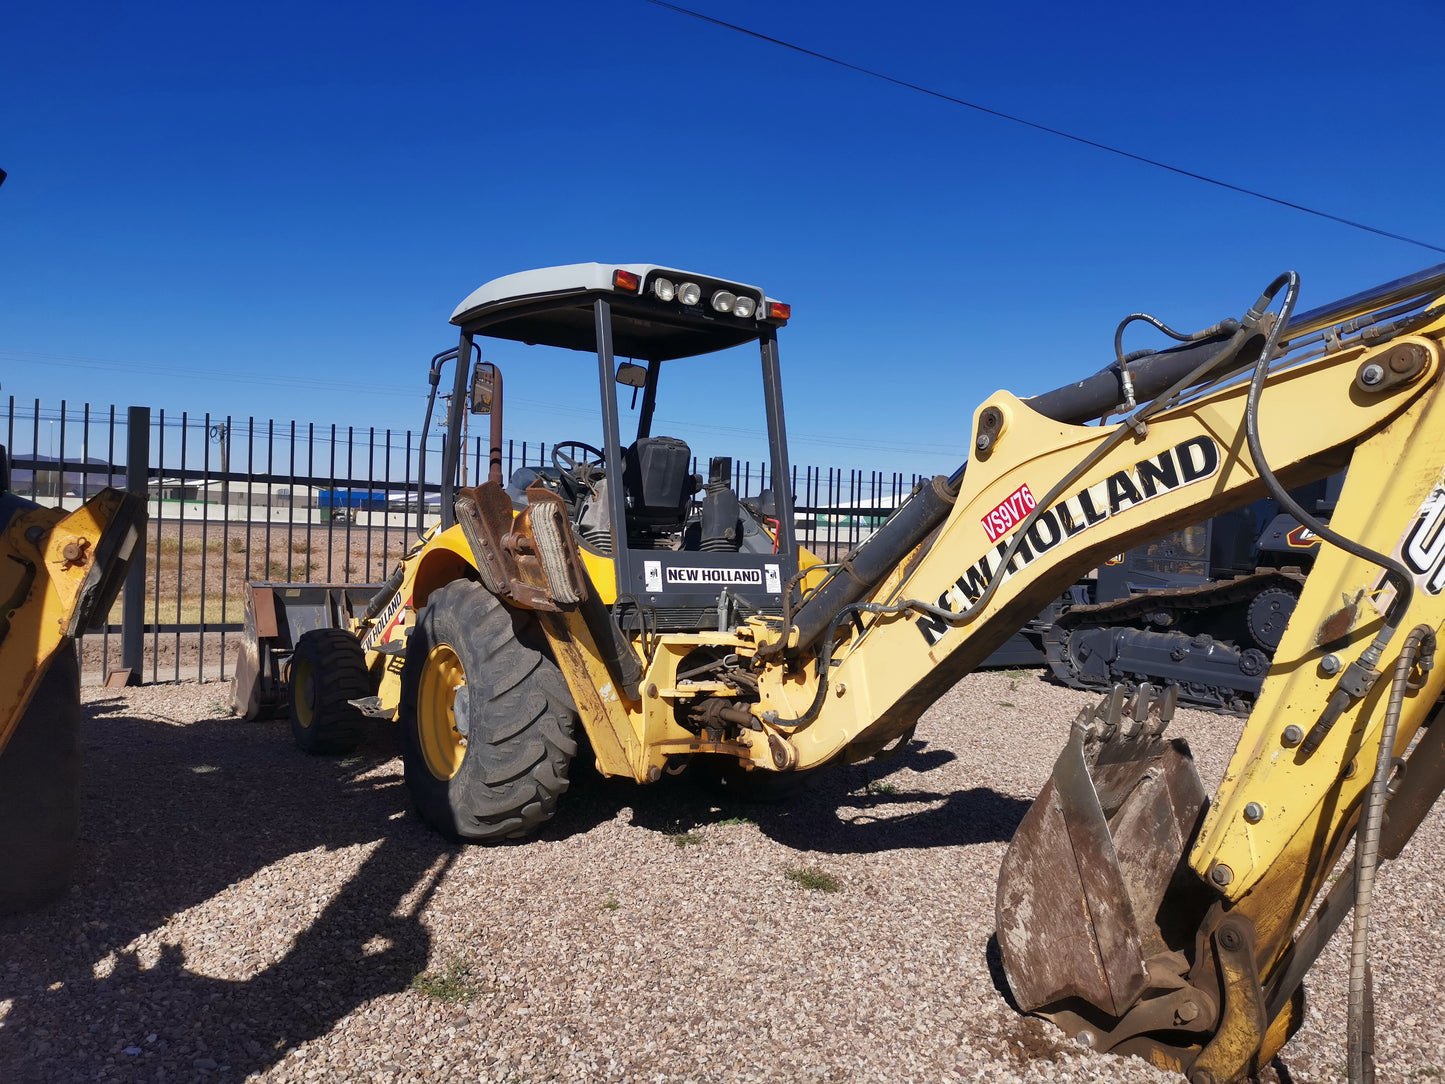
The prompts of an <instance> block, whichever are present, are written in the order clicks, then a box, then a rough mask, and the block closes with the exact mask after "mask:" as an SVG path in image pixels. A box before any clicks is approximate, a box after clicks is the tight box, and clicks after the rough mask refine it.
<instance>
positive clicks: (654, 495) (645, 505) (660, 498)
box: [622, 437, 696, 530]
mask: <svg viewBox="0 0 1445 1084" xmlns="http://www.w3.org/2000/svg"><path fill="white" fill-rule="evenodd" d="M622 458H623V463H622V486H623V492H624V493H626V495H627V506H628V507H627V514H628V517H629V518H630V519H631V520H632V521H633V522H635V523H636V524H637V525H638V526H640V527H647V528H651V529H654V530H657V529H666V530H681V529H682V526H683V524H684V522H686V520H687V513H688V510H689V508H690V507H691V505H692V495H693V493H694V491H695V490H696V484H695V479H694V478H693V476H692V474H691V473H690V471H689V467H690V466H691V464H692V449H690V448H689V447H688V446H687V442H686V441H683V440H678V439H677V438H676V437H641V438H639V439H638V440H637V441H635V442H634V443H633V444H632V445H631V446H630V447H628V449H627V450H626V451H625V452H624V453H623V457H622Z"/></svg>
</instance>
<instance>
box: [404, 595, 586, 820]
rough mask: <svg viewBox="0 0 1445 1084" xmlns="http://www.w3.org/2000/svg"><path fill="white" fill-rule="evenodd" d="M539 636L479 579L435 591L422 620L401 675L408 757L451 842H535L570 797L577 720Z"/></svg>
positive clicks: (432, 816) (422, 809)
mask: <svg viewBox="0 0 1445 1084" xmlns="http://www.w3.org/2000/svg"><path fill="white" fill-rule="evenodd" d="M539 638H540V633H539V632H538V631H537V630H536V627H535V625H531V624H529V623H527V622H526V620H525V619H524V618H522V617H520V616H519V615H515V614H514V613H513V611H511V610H509V609H508V608H507V607H506V606H504V605H502V603H500V602H499V601H498V600H497V599H496V597H495V596H493V595H492V594H491V593H490V592H488V591H487V589H486V588H484V587H483V586H482V585H481V584H479V583H475V582H473V581H471V580H454V581H453V582H451V583H449V584H447V585H446V586H445V587H443V588H441V589H440V590H439V591H437V592H435V593H434V594H433V595H432V596H431V600H430V603H429V604H428V606H427V608H426V609H425V610H424V611H423V612H422V614H421V616H420V617H419V618H418V619H417V623H416V627H415V629H414V630H413V631H412V634H411V638H410V639H409V640H408V642H407V651H406V663H405V665H404V666H403V667H402V672H401V706H400V719H401V741H402V759H403V763H404V765H405V768H406V784H407V788H408V789H409V790H410V791H411V796H412V801H414V802H415V803H416V807H417V811H418V812H419V813H420V814H421V818H422V820H424V821H426V823H427V824H429V825H430V826H431V827H432V828H434V829H436V830H437V831H438V832H441V833H442V834H444V835H446V836H449V837H451V838H453V839H467V840H474V841H478V842H496V841H500V840H505V839H519V838H521V837H523V836H527V835H531V834H532V833H533V832H534V831H536V830H537V829H538V828H539V827H541V826H542V825H543V824H545V823H546V822H547V821H549V820H551V819H552V816H553V815H554V814H555V813H556V811H557V799H558V798H559V797H560V796H561V795H562V794H563V793H564V792H565V791H566V790H567V775H568V769H569V767H570V765H571V761H572V757H573V755H574V754H576V752H577V742H576V738H575V733H576V718H577V716H576V711H575V709H574V707H573V704H572V697H571V694H569V693H568V691H567V685H566V682H565V681H564V680H563V678H562V673H561V671H560V670H558V669H557V666H556V664H555V663H553V662H552V660H551V659H549V658H547V656H546V655H544V654H543V653H542V652H541V651H540V650H539V649H538V648H537V647H536V646H532V645H534V644H537V643H538V641H539ZM524 641H527V642H524Z"/></svg>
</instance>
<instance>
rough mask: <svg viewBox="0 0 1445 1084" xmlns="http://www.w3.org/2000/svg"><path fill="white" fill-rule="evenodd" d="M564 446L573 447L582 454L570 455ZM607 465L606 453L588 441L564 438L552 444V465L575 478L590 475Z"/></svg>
mask: <svg viewBox="0 0 1445 1084" xmlns="http://www.w3.org/2000/svg"><path fill="white" fill-rule="evenodd" d="M563 448H571V449H574V450H576V451H577V452H579V453H581V454H580V455H569V454H568V453H567V452H564V451H563V450H562V449H563ZM606 465H607V455H606V453H605V452H603V451H602V450H601V449H599V448H594V447H592V445H590V444H588V443H587V442H586V441H582V440H563V441H558V442H557V443H556V444H554V445H552V466H554V467H556V468H557V469H558V470H559V471H561V472H562V473H563V474H567V475H571V476H572V477H573V478H577V477H579V476H582V477H587V476H590V475H591V474H592V472H593V471H594V470H597V469H600V468H602V467H605V466H606Z"/></svg>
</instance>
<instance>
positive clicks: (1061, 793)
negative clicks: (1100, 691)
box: [996, 720, 1147, 1016]
mask: <svg viewBox="0 0 1445 1084" xmlns="http://www.w3.org/2000/svg"><path fill="white" fill-rule="evenodd" d="M1086 727H1087V720H1085V721H1084V722H1082V723H1081V722H1076V723H1075V724H1074V729H1073V731H1072V732H1071V734H1070V737H1069V742H1068V744H1067V745H1066V746H1065V747H1064V752H1063V753H1062V755H1060V757H1059V759H1058V762H1057V763H1056V764H1055V765H1054V773H1053V775H1052V776H1051V777H1050V779H1049V781H1048V783H1047V784H1045V786H1044V789H1043V792H1042V793H1040V795H1039V797H1038V799H1037V800H1036V801H1035V802H1034V804H1033V806H1032V807H1030V809H1029V811H1028V813H1027V814H1026V815H1025V816H1024V819H1023V821H1022V823H1021V824H1020V825H1019V828H1018V831H1017V832H1016V833H1015V834H1014V838H1013V842H1012V843H1010V844H1009V849H1008V853H1007V854H1006V855H1005V856H1004V863H1003V870H1002V873H1001V874H1000V877H999V886H998V899H997V910H996V920H997V930H998V941H999V951H1000V953H1001V954H1002V956H1003V965H1004V972H1005V974H1006V975H1007V976H1008V980H1009V986H1010V988H1012V990H1013V993H1014V997H1015V998H1016V999H1017V1000H1018V1003H1019V1007H1020V1008H1022V1009H1024V1010H1025V1011H1026V1012H1032V1011H1034V1010H1037V1009H1041V1008H1044V1007H1046V1006H1048V1005H1051V1004H1053V1003H1055V1002H1057V1001H1060V1000H1062V999H1064V998H1068V997H1078V998H1082V999H1084V1000H1085V1001H1088V1002H1089V1003H1090V1004H1092V1005H1097V1006H1098V1007H1099V1008H1101V1009H1103V1010H1104V1011H1105V1012H1106V1013H1108V1014H1109V1015H1110V1016H1122V1015H1123V1014H1124V1012H1125V1010H1126V1009H1127V1008H1128V1006H1129V1005H1130V1004H1131V1003H1132V1002H1133V1000H1134V999H1135V998H1136V997H1137V996H1138V994H1139V992H1140V991H1141V990H1142V989H1143V988H1144V983H1145V981H1146V978H1147V974H1146V972H1145V968H1144V959H1143V955H1142V951H1141V947H1140V944H1139V937H1138V934H1137V931H1136V923H1135V921H1134V913H1133V907H1132V906H1131V904H1130V900H1129V893H1128V890H1127V888H1126V886H1125V884H1124V879H1123V876H1122V874H1121V872H1120V870H1119V862H1118V859H1117V857H1116V856H1115V854H1114V847H1113V843H1112V841H1111V839H1110V836H1109V825H1108V822H1107V821H1106V820H1105V819H1104V815H1103V811H1102V809H1101V808H1100V806H1099V799H1098V795H1097V794H1095V792H1094V787H1093V784H1092V783H1091V782H1090V780H1089V774H1088V768H1087V766H1086V765H1085V763H1084V757H1083V746H1084V733H1085V728H1086Z"/></svg>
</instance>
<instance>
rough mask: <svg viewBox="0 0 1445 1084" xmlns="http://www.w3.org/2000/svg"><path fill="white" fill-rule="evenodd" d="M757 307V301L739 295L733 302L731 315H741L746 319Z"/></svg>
mask: <svg viewBox="0 0 1445 1084" xmlns="http://www.w3.org/2000/svg"><path fill="white" fill-rule="evenodd" d="M757 307H758V303H757V302H756V301H754V300H753V299H752V298H750V297H743V296H741V295H739V296H738V299H737V300H736V301H734V302H733V315H734V316H741V317H742V318H743V319H747V318H748V317H749V316H751V315H752V314H753V312H754V311H755V310H756V309H757Z"/></svg>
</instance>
